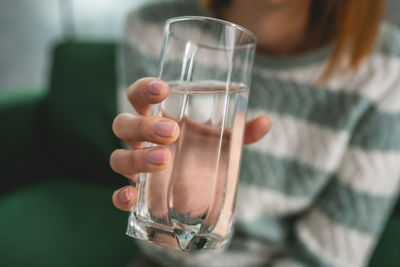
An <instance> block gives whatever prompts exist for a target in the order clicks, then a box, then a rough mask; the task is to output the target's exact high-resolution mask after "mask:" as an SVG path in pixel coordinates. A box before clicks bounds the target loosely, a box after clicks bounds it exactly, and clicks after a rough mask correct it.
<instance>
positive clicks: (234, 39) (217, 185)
mask: <svg viewBox="0 0 400 267" xmlns="http://www.w3.org/2000/svg"><path fill="white" fill-rule="evenodd" d="M255 46H256V37H255V35H254V34H252V33H251V32H249V31H248V30H246V29H244V28H243V27H241V26H238V25H236V24H234V23H230V22H227V21H223V20H218V19H213V18H208V17H193V16H192V17H177V18H172V19H170V20H168V21H167V22H166V25H165V29H164V40H163V46H162V51H161V58H160V75H159V78H161V79H163V80H164V81H166V82H168V83H169V85H170V93H169V95H168V97H167V98H166V99H165V100H164V101H163V102H162V103H161V104H158V105H153V108H152V115H154V116H162V117H167V118H170V119H174V120H176V121H177V122H178V124H179V125H180V136H179V138H178V140H177V141H175V142H174V143H172V144H170V145H168V146H167V147H168V148H169V149H170V150H171V151H172V155H173V160H172V162H171V163H170V165H169V167H168V168H167V169H165V170H163V171H160V172H157V173H142V174H141V175H140V176H139V177H138V180H137V183H136V189H137V191H138V199H137V203H136V204H135V206H134V207H133V209H132V212H131V214H130V216H129V222H128V229H127V234H128V235H129V236H132V237H135V238H139V239H144V240H149V241H151V242H153V243H156V244H160V245H164V246H168V247H171V248H175V249H179V250H184V251H188V250H200V249H215V248H221V247H223V246H225V245H226V244H227V243H228V241H229V238H230V233H231V228H232V220H233V211H234V208H235V198H236V187H237V182H238V174H239V167H240V157H241V150H242V144H243V135H244V126H245V115H246V114H245V113H246V107H247V99H248V94H249V87H250V80H251V73H252V66H253V59H254V52H255ZM146 145H147V146H153V144H146Z"/></svg>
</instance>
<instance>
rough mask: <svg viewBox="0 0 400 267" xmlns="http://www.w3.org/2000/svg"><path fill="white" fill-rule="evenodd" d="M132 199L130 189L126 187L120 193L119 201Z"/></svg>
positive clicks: (126, 201)
mask: <svg viewBox="0 0 400 267" xmlns="http://www.w3.org/2000/svg"><path fill="white" fill-rule="evenodd" d="M130 200H131V194H130V193H129V189H128V188H125V189H123V190H122V191H121V192H119V194H118V201H119V202H120V203H128V202H129V201H130Z"/></svg>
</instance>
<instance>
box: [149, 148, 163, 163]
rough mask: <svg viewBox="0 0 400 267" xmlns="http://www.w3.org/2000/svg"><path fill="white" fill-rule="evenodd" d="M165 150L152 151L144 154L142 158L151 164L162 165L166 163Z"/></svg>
mask: <svg viewBox="0 0 400 267" xmlns="http://www.w3.org/2000/svg"><path fill="white" fill-rule="evenodd" d="M167 153H168V152H167V150H166V149H153V150H149V151H147V152H146V154H145V156H144V158H145V160H146V161H147V162H148V163H151V164H164V163H167V161H168V155H167Z"/></svg>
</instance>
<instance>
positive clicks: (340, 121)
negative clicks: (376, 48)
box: [249, 75, 371, 129]
mask: <svg viewBox="0 0 400 267" xmlns="http://www.w3.org/2000/svg"><path fill="white" fill-rule="evenodd" d="M252 84H253V86H252V88H251V90H250V98H249V107H251V108H261V109H264V110H265V111H267V112H268V111H270V112H276V113H280V114H285V115H291V116H293V117H295V118H299V119H304V120H307V121H309V122H312V123H315V124H318V125H321V126H325V127H329V128H333V129H351V128H353V127H354V122H355V121H357V120H358V119H359V118H360V117H361V115H362V114H363V112H365V111H366V109H367V108H368V107H369V106H370V105H371V102H370V101H369V100H368V99H367V98H365V97H363V96H360V95H358V94H354V93H351V92H345V90H338V91H331V90H328V89H327V88H318V87H315V86H313V85H310V84H304V83H297V82H295V81H290V80H279V79H272V78H265V77H260V76H257V75H253V80H252Z"/></svg>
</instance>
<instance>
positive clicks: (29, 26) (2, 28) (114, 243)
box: [0, 0, 400, 267]
mask: <svg viewBox="0 0 400 267" xmlns="http://www.w3.org/2000/svg"><path fill="white" fill-rule="evenodd" d="M156 1H161V0H34V1H33V0H12V1H11V0H0V123H1V126H0V129H1V130H0V183H1V184H0V266H2V267H3V266H5V267H8V266H13V267H14V266H127V265H128V264H129V263H130V262H132V260H134V258H135V257H136V256H137V249H136V247H135V245H134V243H133V241H132V240H131V239H130V238H127V237H126V236H125V228H126V223H127V214H126V213H123V212H120V211H117V210H116V209H115V208H114V207H113V206H112V204H111V194H112V192H113V190H115V189H116V188H118V187H119V186H120V185H123V184H126V179H124V178H122V177H120V176H118V175H116V174H115V173H113V172H112V171H111V169H110V168H109V167H108V157H109V155H110V153H111V151H113V150H114V149H115V148H117V147H119V145H120V144H119V141H118V140H117V139H116V138H115V137H114V135H113V134H112V132H111V127H110V126H111V123H112V120H113V117H114V116H115V114H116V99H115V97H116V96H115V88H116V87H117V78H116V69H115V66H116V62H115V58H116V54H115V52H116V45H117V43H118V40H119V39H120V37H121V34H122V27H123V23H124V18H125V16H126V15H127V14H128V13H129V12H130V11H131V10H132V9H134V8H137V7H139V6H140V5H143V4H144V3H150V2H156ZM163 1H169V0H163ZM399 12H400V1H399V0H389V1H388V5H387V12H386V18H387V20H389V21H391V22H392V23H395V24H397V25H399V26H400V16H399V14H400V13H399ZM76 118H79V120H77V119H76ZM387 229H389V230H386V231H387V233H389V232H390V233H391V234H388V235H394V234H393V233H397V235H398V236H400V221H399V220H398V221H396V222H393V224H389V225H388V227H387ZM397 245H398V244H393V243H391V242H390V241H386V239H385V238H384V239H383V241H382V242H381V243H380V245H379V248H378V251H377V253H376V254H375V255H374V257H373V259H372V261H371V266H393V265H391V263H393V262H395V261H394V259H392V258H390V257H391V256H388V255H392V256H393V255H397V254H398V252H396V250H398V248H397V247H398V246H397ZM389 251H391V253H389V254H388V253H386V252H389Z"/></svg>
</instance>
